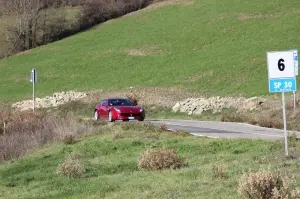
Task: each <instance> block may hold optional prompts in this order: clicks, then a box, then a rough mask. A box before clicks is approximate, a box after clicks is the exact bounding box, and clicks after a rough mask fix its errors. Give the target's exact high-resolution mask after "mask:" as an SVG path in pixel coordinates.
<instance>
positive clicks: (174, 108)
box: [172, 102, 181, 113]
mask: <svg viewBox="0 0 300 199" xmlns="http://www.w3.org/2000/svg"><path fill="white" fill-rule="evenodd" d="M180 106H181V105H180V103H179V102H177V103H176V104H175V105H174V106H173V108H172V110H173V111H174V112H175V113H176V112H178V111H179V110H180Z"/></svg>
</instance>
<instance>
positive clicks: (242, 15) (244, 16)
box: [237, 13, 280, 20]
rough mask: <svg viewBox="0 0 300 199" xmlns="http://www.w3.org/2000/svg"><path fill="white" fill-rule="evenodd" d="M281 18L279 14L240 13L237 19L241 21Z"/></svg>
mask: <svg viewBox="0 0 300 199" xmlns="http://www.w3.org/2000/svg"><path fill="white" fill-rule="evenodd" d="M277 17H280V15H278V14H246V13H238V14H237V18H238V19H239V20H247V19H268V18H277Z"/></svg>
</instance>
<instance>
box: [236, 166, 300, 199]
mask: <svg viewBox="0 0 300 199" xmlns="http://www.w3.org/2000/svg"><path fill="white" fill-rule="evenodd" d="M238 192H239V193H240V195H242V196H244V197H245V198H249V199H285V198H286V199H289V198H299V197H300V194H299V190H297V189H295V188H294V187H293V186H292V185H291V184H289V183H288V182H287V181H284V180H283V179H282V177H281V175H280V174H279V173H273V172H271V171H259V172H251V173H249V174H246V175H244V176H243V177H242V178H241V179H240V182H239V187H238Z"/></svg>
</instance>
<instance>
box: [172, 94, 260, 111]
mask: <svg viewBox="0 0 300 199" xmlns="http://www.w3.org/2000/svg"><path fill="white" fill-rule="evenodd" d="M257 101H258V98H257V97H252V98H249V99H246V98H242V97H238V98H233V97H225V98H221V97H219V96H217V97H210V98H188V99H186V100H183V101H182V102H177V103H176V104H175V105H174V106H173V109H172V110H173V111H174V112H177V111H181V112H186V113H188V114H189V115H192V114H198V115H201V114H202V112H203V111H208V110H212V111H213V113H214V114H215V113H218V112H221V111H222V110H223V109H224V108H235V109H237V110H254V109H256V108H257V106H258V104H262V103H263V102H262V103H261V102H257Z"/></svg>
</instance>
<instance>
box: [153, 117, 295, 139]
mask: <svg viewBox="0 0 300 199" xmlns="http://www.w3.org/2000/svg"><path fill="white" fill-rule="evenodd" d="M151 123H153V124H157V125H160V124H166V125H167V126H168V128H169V129H170V130H184V131H187V132H190V133H191V134H193V135H195V136H205V137H210V138H247V139H266V140H278V139H283V138H284V131H283V130H279V129H270V128H264V127H259V126H253V125H250V124H241V123H230V122H210V121H195V120H151ZM293 133H295V134H296V135H297V137H300V132H293V131H288V134H290V135H292V134H293Z"/></svg>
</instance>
